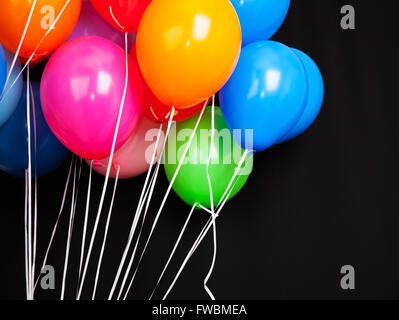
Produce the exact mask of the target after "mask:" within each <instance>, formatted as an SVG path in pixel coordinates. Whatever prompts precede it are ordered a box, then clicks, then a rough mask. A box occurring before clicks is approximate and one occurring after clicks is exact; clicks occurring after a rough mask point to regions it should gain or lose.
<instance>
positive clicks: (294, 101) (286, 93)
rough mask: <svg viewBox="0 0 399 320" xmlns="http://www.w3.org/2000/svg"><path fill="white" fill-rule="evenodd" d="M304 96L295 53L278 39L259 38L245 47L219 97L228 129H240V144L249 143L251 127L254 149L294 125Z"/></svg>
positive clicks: (305, 81) (303, 77) (304, 83)
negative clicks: (276, 40)
mask: <svg viewBox="0 0 399 320" xmlns="http://www.w3.org/2000/svg"><path fill="white" fill-rule="evenodd" d="M307 96H308V79H307V76H306V72H305V69H304V67H303V65H302V63H301V60H300V59H299V58H298V56H297V55H296V54H295V53H294V52H293V51H292V50H291V49H290V48H288V47H287V46H285V45H283V44H281V43H278V42H274V41H260V42H255V43H252V44H250V45H248V46H246V47H244V49H243V50H242V54H241V57H240V61H239V62H238V65H237V68H236V70H235V71H234V74H233V76H232V77H231V78H230V80H229V82H228V83H227V84H226V85H225V86H224V88H223V89H222V90H221V92H220V96H219V98H220V103H221V106H222V112H223V116H224V119H225V120H226V122H227V124H228V126H229V128H230V130H234V129H238V130H240V133H241V144H242V147H243V148H245V145H246V144H248V143H249V142H248V141H247V140H248V139H245V135H246V133H248V131H247V130H253V131H252V133H253V149H254V150H255V151H263V150H265V149H267V148H269V147H270V146H272V145H273V144H275V143H276V142H277V141H278V140H279V139H281V137H283V136H284V135H285V134H286V133H287V132H288V131H289V130H290V129H292V128H293V127H294V125H295V124H296V123H297V122H298V120H299V118H300V117H301V115H302V113H303V111H304V109H305V104H306V101H307Z"/></svg>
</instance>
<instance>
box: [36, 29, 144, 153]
mask: <svg viewBox="0 0 399 320" xmlns="http://www.w3.org/2000/svg"><path fill="white" fill-rule="evenodd" d="M128 65H129V82H128V86H127V92H126V99H125V103H124V108H123V112H122V117H121V121H120V126H119V131H118V137H117V141H116V149H115V150H117V149H118V148H119V147H121V146H122V145H123V144H124V143H125V142H126V140H127V139H128V138H129V137H130V135H131V134H132V133H133V131H134V129H135V128H136V126H137V124H138V122H139V120H140V118H141V115H142V104H143V88H142V80H141V76H140V73H139V70H138V69H137V67H136V65H135V64H134V62H133V61H132V60H131V59H130V58H129V57H128ZM125 68H126V64H125V53H124V51H123V50H122V49H121V48H120V47H119V46H118V45H116V44H115V43H113V42H111V41H110V40H107V39H104V38H100V37H96V36H87V37H80V38H76V39H74V40H71V41H69V42H67V43H65V44H64V45H63V46H62V47H60V48H59V49H58V50H57V51H56V52H55V53H54V55H53V56H52V57H51V58H50V60H49V62H48V63H47V65H46V67H45V69H44V72H43V77H42V83H41V94H42V96H41V98H42V105H43V113H44V116H45V117H46V120H47V122H48V124H49V126H50V128H51V130H53V132H54V133H55V135H56V136H57V137H58V138H59V139H60V140H61V142H62V143H63V144H64V145H65V146H66V147H67V148H68V149H70V150H71V151H72V152H74V153H76V154H77V155H79V156H80V157H82V158H85V159H89V160H97V159H102V158H105V157H107V156H109V154H110V152H111V147H112V141H113V137H114V132H115V128H116V123H117V119H118V114H119V109H120V104H121V101H122V96H123V91H124V86H125V74H126V73H125Z"/></svg>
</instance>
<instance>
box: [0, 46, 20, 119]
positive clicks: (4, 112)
mask: <svg viewBox="0 0 399 320" xmlns="http://www.w3.org/2000/svg"><path fill="white" fill-rule="evenodd" d="M4 54H5V58H6V62H7V72H8V71H9V70H10V68H11V63H12V60H13V59H14V54H13V53H12V52H11V51H8V50H7V49H4ZM20 72H21V64H20V63H19V61H18V60H17V61H16V63H15V65H14V69H13V71H12V73H11V76H10V79H9V81H8V83H7V86H6V88H5V89H4V95H3V97H2V99H1V100H0V127H1V126H2V125H3V124H4V123H5V122H6V121H7V120H8V119H9V118H10V116H11V115H12V113H13V112H14V111H15V108H16V107H17V104H18V102H19V100H20V99H21V94H22V87H23V83H22V76H21V77H19V78H18V80H17V81H16V82H15V84H14V85H13V87H12V88H11V89H10V87H11V85H12V83H13V82H14V81H15V79H17V76H18V74H19V73H20ZM0 94H1V93H0Z"/></svg>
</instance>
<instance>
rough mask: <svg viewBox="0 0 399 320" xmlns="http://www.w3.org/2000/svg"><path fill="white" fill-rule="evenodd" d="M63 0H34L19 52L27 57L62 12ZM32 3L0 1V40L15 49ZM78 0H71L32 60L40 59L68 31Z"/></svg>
mask: <svg viewBox="0 0 399 320" xmlns="http://www.w3.org/2000/svg"><path fill="white" fill-rule="evenodd" d="M65 3H66V1H60V0H37V2H36V5H35V8H34V10H33V14H32V18H31V20H30V23H29V27H28V29H27V32H26V35H25V38H24V41H23V43H22V47H21V50H20V52H19V56H20V57H23V58H29V57H30V56H31V54H32V53H33V52H34V50H35V49H36V47H37V46H38V45H39V43H40V41H41V40H42V38H43V37H44V35H45V34H46V33H47V31H48V30H49V29H50V27H51V26H52V24H53V23H54V21H55V20H56V18H57V17H58V15H59V14H60V13H61V10H62V9H63V7H64V5H65ZM32 5H33V1H32V0H17V1H0V42H1V43H2V44H3V45H4V46H5V47H6V48H7V49H9V50H11V51H12V52H16V51H17V48H18V45H19V43H20V41H21V37H22V35H23V32H24V29H25V26H26V22H27V20H28V17H29V13H30V11H31V7H32ZM80 6H81V0H71V1H70V2H69V4H68V5H67V6H66V7H65V10H64V11H63V12H62V14H61V16H60V18H59V20H58V21H57V22H56V24H55V26H54V28H53V29H52V30H51V31H50V32H49V33H48V35H47V37H46V38H45V39H44V40H43V42H42V43H41V45H40V47H39V48H38V49H37V51H36V53H35V55H34V56H33V59H32V61H33V62H35V61H41V60H44V59H45V58H47V56H48V55H49V54H50V53H51V52H53V51H54V50H55V49H57V48H58V47H59V46H60V45H61V44H62V43H63V42H65V40H66V39H67V38H68V36H69V35H70V34H71V32H72V30H73V28H74V27H75V25H76V22H77V21H78V18H79V13H80Z"/></svg>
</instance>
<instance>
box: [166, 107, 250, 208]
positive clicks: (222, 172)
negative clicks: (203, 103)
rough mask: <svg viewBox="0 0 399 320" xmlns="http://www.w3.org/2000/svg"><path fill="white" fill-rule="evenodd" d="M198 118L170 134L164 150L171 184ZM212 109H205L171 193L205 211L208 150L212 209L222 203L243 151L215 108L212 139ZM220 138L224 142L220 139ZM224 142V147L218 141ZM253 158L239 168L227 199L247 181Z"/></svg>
mask: <svg viewBox="0 0 399 320" xmlns="http://www.w3.org/2000/svg"><path fill="white" fill-rule="evenodd" d="M197 120H198V117H194V118H191V119H189V120H186V121H183V122H180V123H178V124H176V126H175V127H173V129H172V131H171V133H170V134H169V137H168V141H167V144H166V148H165V158H164V160H165V165H164V168H165V173H166V177H167V178H168V180H169V182H171V180H172V177H173V175H174V173H175V172H176V170H177V166H178V164H179V161H180V160H181V158H182V155H183V152H184V149H185V148H186V145H187V143H188V140H189V138H190V136H191V134H192V130H193V129H194V127H195V125H196V123H197ZM211 123H212V109H211V107H207V108H206V110H205V112H204V115H203V117H202V119H201V121H200V124H199V126H198V129H197V131H196V133H195V135H194V139H193V141H192V144H191V146H190V149H189V151H188V153H187V154H186V157H185V158H184V163H183V165H182V166H181V168H180V171H179V173H178V174H177V177H176V180H175V182H174V184H173V190H174V191H175V192H176V193H177V195H178V196H179V197H180V198H181V199H182V200H183V201H184V202H186V203H187V204H188V205H190V206H192V205H194V204H195V203H198V204H201V205H203V206H205V207H207V208H210V207H211V201H210V192H209V184H208V178H207V174H206V167H207V162H208V157H209V151H210V150H211V148H212V158H211V159H212V160H211V162H210V165H209V176H210V180H211V184H212V195H213V202H214V206H216V205H217V204H218V203H219V201H220V200H221V198H222V196H223V194H224V192H225V190H226V188H227V187H228V185H229V183H230V180H231V179H232V177H233V175H234V172H235V171H236V168H237V167H238V164H239V162H240V160H241V158H242V156H243V154H244V151H243V150H242V149H241V148H240V147H239V146H238V145H237V144H236V143H235V142H234V139H233V137H232V136H231V133H230V131H229V129H228V128H227V126H226V123H225V121H224V119H223V116H222V113H221V111H220V108H219V107H215V135H214V140H213V144H212V145H211V142H212V138H211V133H212V130H211V129H212V125H211ZM221 138H223V139H221ZM221 141H223V144H221V143H220V142H221ZM252 160H253V157H252V156H247V158H246V161H245V162H244V163H245V165H243V166H242V168H241V171H240V175H239V176H238V178H237V180H236V181H237V183H236V184H235V186H234V188H233V191H232V193H231V194H230V197H229V199H230V198H232V197H234V195H236V194H237V193H238V192H239V191H240V190H241V188H242V187H243V186H244V184H245V182H246V181H247V179H248V177H249V174H250V173H251V171H252Z"/></svg>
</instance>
